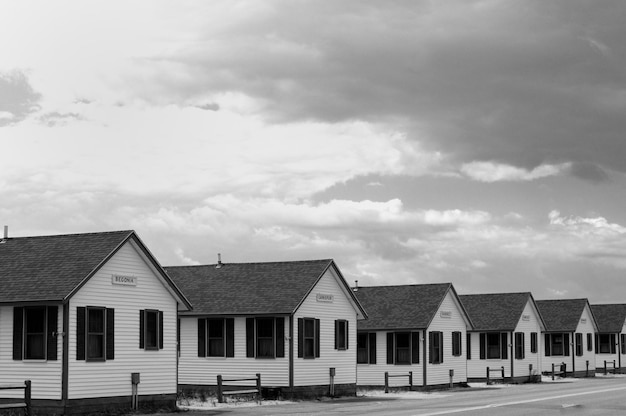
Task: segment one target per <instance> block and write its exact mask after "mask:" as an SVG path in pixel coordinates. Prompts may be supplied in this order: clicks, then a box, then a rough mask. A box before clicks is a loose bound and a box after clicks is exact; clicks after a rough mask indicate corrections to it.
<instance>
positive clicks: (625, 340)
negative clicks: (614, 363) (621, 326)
mask: <svg viewBox="0 0 626 416" xmlns="http://www.w3.org/2000/svg"><path fill="white" fill-rule="evenodd" d="M619 337H620V341H621V342H620V344H621V347H622V348H621V350H622V354H626V334H620V336H619Z"/></svg>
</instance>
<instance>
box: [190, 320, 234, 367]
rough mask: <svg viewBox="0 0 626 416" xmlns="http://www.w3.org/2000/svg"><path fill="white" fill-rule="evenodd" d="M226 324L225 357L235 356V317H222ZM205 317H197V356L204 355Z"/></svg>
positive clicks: (205, 339) (205, 354)
mask: <svg viewBox="0 0 626 416" xmlns="http://www.w3.org/2000/svg"><path fill="white" fill-rule="evenodd" d="M224 322H225V326H226V328H225V329H226V331H225V332H226V357H234V356H235V319H234V318H226V319H224ZM206 330H207V319H198V357H206V356H207V353H206V350H207V348H206V341H207V338H206Z"/></svg>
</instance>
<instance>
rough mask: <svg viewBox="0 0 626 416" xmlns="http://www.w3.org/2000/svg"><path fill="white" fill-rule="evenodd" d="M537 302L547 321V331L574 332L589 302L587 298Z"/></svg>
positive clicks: (542, 315) (544, 319)
mask: <svg viewBox="0 0 626 416" xmlns="http://www.w3.org/2000/svg"><path fill="white" fill-rule="evenodd" d="M535 303H536V304H537V309H539V313H540V314H541V317H542V318H543V321H544V322H545V323H546V331H564V332H574V331H576V328H577V327H578V323H579V321H580V317H581V316H582V314H583V311H584V309H585V305H587V304H588V303H589V302H588V301H587V299H556V300H538V301H536V302H535Z"/></svg>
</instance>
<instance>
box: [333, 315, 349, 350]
mask: <svg viewBox="0 0 626 416" xmlns="http://www.w3.org/2000/svg"><path fill="white" fill-rule="evenodd" d="M335 349H336V350H347V349H348V321H345V320H343V319H338V320H336V321H335Z"/></svg>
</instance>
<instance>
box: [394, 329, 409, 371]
mask: <svg viewBox="0 0 626 416" xmlns="http://www.w3.org/2000/svg"><path fill="white" fill-rule="evenodd" d="M394 337H395V339H394V345H393V346H394V361H395V364H397V365H411V333H410V332H395V333H394ZM399 340H402V341H406V342H403V343H402V346H400V342H399ZM399 357H406V358H403V359H400V358H399Z"/></svg>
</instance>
